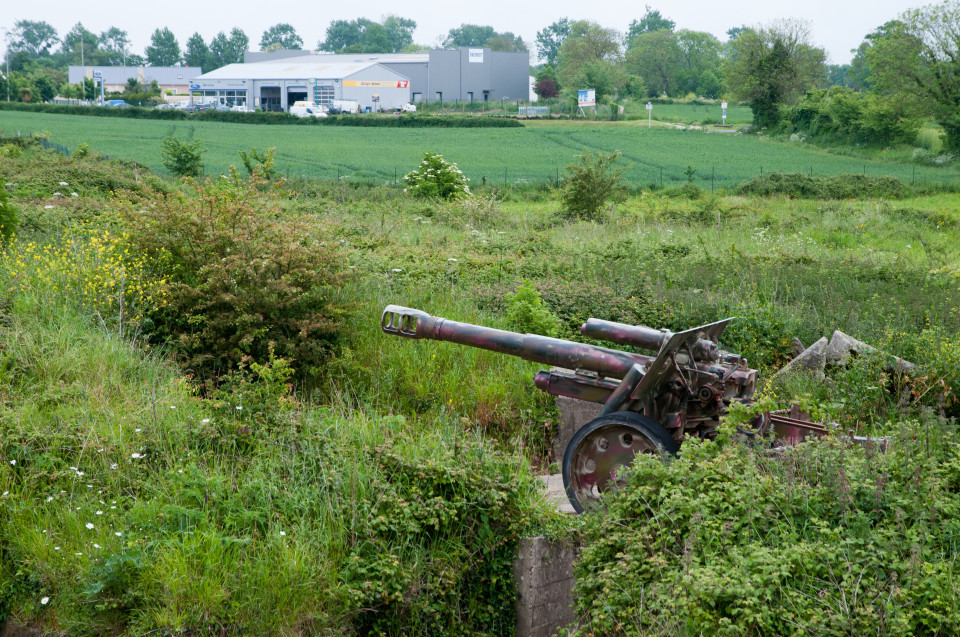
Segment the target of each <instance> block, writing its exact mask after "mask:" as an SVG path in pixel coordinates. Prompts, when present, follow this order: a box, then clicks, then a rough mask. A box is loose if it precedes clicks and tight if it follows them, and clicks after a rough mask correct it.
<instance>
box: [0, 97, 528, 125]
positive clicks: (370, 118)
mask: <svg viewBox="0 0 960 637" xmlns="http://www.w3.org/2000/svg"><path fill="white" fill-rule="evenodd" d="M0 110H11V111H27V112H34V113H55V114H58V115H85V116H90V117H121V118H130V119H159V120H186V119H192V120H202V121H211V122H232V123H236V124H274V125H288V126H363V127H384V128H522V127H523V123H521V122H520V121H519V120H516V119H513V118H510V117H474V116H469V117H467V116H462V115H440V116H436V115H408V114H404V115H397V116H395V117H384V116H380V115H334V116H330V117H322V118H318V117H297V116H296V115H291V114H289V113H272V112H263V111H258V112H253V113H244V112H240V111H218V110H206V111H197V112H193V113H189V112H187V111H182V110H177V109H161V110H157V109H155V108H140V107H137V106H131V107H128V108H104V107H95V106H69V105H64V104H30V103H24V102H2V103H0Z"/></svg>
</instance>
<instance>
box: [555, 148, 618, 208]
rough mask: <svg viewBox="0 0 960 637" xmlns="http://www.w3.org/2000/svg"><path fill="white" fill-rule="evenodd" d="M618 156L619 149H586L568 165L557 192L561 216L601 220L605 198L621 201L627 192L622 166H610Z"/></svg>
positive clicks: (606, 199)
mask: <svg viewBox="0 0 960 637" xmlns="http://www.w3.org/2000/svg"><path fill="white" fill-rule="evenodd" d="M619 156H620V152H619V151H614V152H612V153H610V154H609V155H604V154H603V153H597V154H596V155H595V154H593V152H591V151H589V150H588V151H585V152H584V153H583V154H582V155H580V156H579V157H578V159H577V161H576V162H575V163H572V164H570V165H569V166H567V176H566V178H565V179H564V183H563V192H562V193H561V195H560V202H561V206H562V215H563V217H564V218H566V219H582V220H585V221H600V220H601V219H602V217H603V214H602V208H603V206H604V205H606V203H607V201H613V202H620V201H623V199H624V198H625V197H626V193H627V187H626V185H625V184H624V183H623V180H622V178H621V174H622V173H623V168H617V169H614V168H613V164H614V163H615V162H616V161H617V158H618V157H619Z"/></svg>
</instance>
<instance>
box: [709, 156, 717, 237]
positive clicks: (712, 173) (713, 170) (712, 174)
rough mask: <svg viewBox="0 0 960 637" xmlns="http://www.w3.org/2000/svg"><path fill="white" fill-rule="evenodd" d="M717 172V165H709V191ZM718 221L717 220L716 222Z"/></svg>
mask: <svg viewBox="0 0 960 637" xmlns="http://www.w3.org/2000/svg"><path fill="white" fill-rule="evenodd" d="M716 174H717V167H716V166H710V192H713V181H714V178H715V177H716ZM718 223H719V222H718Z"/></svg>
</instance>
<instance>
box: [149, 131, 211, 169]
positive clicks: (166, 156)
mask: <svg viewBox="0 0 960 637" xmlns="http://www.w3.org/2000/svg"><path fill="white" fill-rule="evenodd" d="M201 143H202V142H201V141H200V140H199V139H194V140H192V141H189V142H184V141H180V140H179V139H177V138H176V137H174V136H172V135H168V136H167V137H164V138H163V141H162V142H161V143H160V154H161V156H162V157H163V166H164V168H166V169H167V170H169V171H170V172H172V173H173V174H174V175H177V176H178V177H199V176H200V175H202V174H203V154H204V153H205V152H207V150H206V149H205V148H200V144H201Z"/></svg>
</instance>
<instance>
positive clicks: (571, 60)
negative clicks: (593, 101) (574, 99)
mask: <svg viewBox="0 0 960 637" xmlns="http://www.w3.org/2000/svg"><path fill="white" fill-rule="evenodd" d="M620 57H621V56H620V34H619V33H617V32H616V31H614V30H613V29H605V28H603V27H601V26H600V25H599V24H597V23H596V22H588V21H586V20H578V21H577V22H574V23H573V24H571V25H570V34H569V35H568V36H567V38H566V39H565V40H564V42H563V46H561V47H560V63H559V65H558V67H557V76H558V77H559V78H560V83H561V84H562V85H563V86H564V88H565V89H567V90H569V91H576V90H578V89H583V88H592V89H595V90H596V91H597V100H598V101H599V100H601V99H602V98H603V97H604V96H605V95H607V94H608V92H610V91H613V90H614V89H616V88H617V87H618V86H619V84H620V76H621V70H620ZM591 82H600V83H602V86H593V85H592V84H591Z"/></svg>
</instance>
